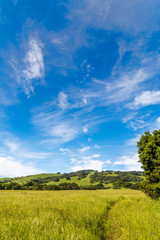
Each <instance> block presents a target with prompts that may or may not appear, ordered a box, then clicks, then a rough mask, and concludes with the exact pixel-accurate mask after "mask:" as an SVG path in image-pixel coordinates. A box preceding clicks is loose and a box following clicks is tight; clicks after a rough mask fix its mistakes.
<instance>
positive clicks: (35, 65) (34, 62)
mask: <svg viewBox="0 0 160 240" xmlns="http://www.w3.org/2000/svg"><path fill="white" fill-rule="evenodd" d="M42 48H43V44H42V42H41V41H40V40H39V39H36V38H34V37H30V38H29V42H28V50H27V53H26V56H25V58H24V59H23V61H24V69H23V70H22V72H21V75H22V77H23V78H24V89H25V92H26V94H27V95H30V93H33V92H34V88H33V85H32V81H33V80H37V79H38V80H39V79H41V78H43V76H44V62H43V54H42Z"/></svg>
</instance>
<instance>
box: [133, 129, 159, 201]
mask: <svg viewBox="0 0 160 240" xmlns="http://www.w3.org/2000/svg"><path fill="white" fill-rule="evenodd" d="M137 147H138V148H139V149H138V153H139V159H140V162H141V163H142V168H143V169H144V174H145V177H146V179H145V181H144V182H143V184H142V189H143V191H144V192H145V193H146V194H147V195H148V196H150V197H152V198H158V197H160V130H159V131H157V130H155V131H154V132H153V133H152V134H151V133H149V132H148V131H147V132H145V133H144V135H142V136H141V138H140V140H139V142H138V143H137Z"/></svg>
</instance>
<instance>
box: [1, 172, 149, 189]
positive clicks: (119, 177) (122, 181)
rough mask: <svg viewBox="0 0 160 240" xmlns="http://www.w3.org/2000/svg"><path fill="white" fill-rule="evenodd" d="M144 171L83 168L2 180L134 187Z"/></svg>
mask: <svg viewBox="0 0 160 240" xmlns="http://www.w3.org/2000/svg"><path fill="white" fill-rule="evenodd" d="M143 178H144V176H143V172H136V171H132V172H120V171H102V172H97V171H93V170H82V171H77V172H71V173H63V174H62V173H42V174H37V175H30V176H26V177H16V178H1V179H0V182H1V183H5V184H9V183H14V184H15V183H16V184H21V185H24V184H31V183H32V185H33V184H34V185H38V186H39V185H48V186H49V185H56V186H59V185H64V184H73V183H75V184H77V185H78V186H79V187H85V186H96V185H97V184H101V186H102V188H103V187H105V188H112V187H114V188H122V187H126V188H132V187H133V186H136V188H137V186H138V184H140V183H141V182H142V181H143Z"/></svg>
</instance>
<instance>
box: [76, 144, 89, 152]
mask: <svg viewBox="0 0 160 240" xmlns="http://www.w3.org/2000/svg"><path fill="white" fill-rule="evenodd" d="M89 149H90V147H89V146H88V147H83V148H80V149H78V151H79V152H80V153H84V152H86V151H87V150H89Z"/></svg>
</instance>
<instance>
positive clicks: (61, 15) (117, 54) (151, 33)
mask: <svg viewBox="0 0 160 240" xmlns="http://www.w3.org/2000/svg"><path fill="white" fill-rule="evenodd" d="M159 10H160V1H158V0H153V1H150V0H142V1H141V2H139V1H138V0H134V1H133V0H129V1H127V2H126V1H125V0H120V1H115V0H113V1H112V0H103V1H102V0H97V1H94V0H82V1H78V0H76V1H71V0H60V1H58V2H57V1H55V0H49V1H47V2H46V1H43V0H39V1H38V3H37V1H36V0H32V1H31V0H28V1H27V2H24V1H19V0H11V1H9V2H6V1H5V0H2V1H1V3H0V30H1V31H0V32H1V38H0V49H1V51H0V66H1V71H0V103H1V105H0V123H1V124H0V126H1V128H0V178H3V177H13V176H14V177H17V176H27V175H33V174H39V173H42V172H43V173H45V172H46V173H48V172H74V171H78V170H87V169H88V168H91V169H93V170H97V171H103V170H105V169H112V171H118V170H119V171H143V170H142V169H141V165H140V163H139V162H138V149H137V146H136V144H137V141H138V140H139V139H140V137H141V135H142V134H143V133H144V132H145V131H150V132H152V131H153V130H156V129H160V113H159V104H160V83H159V82H160V81H159V80H160V70H159V65H160V40H159V37H160V31H159V26H160V16H159Z"/></svg>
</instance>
